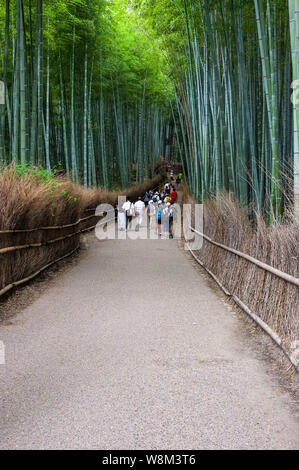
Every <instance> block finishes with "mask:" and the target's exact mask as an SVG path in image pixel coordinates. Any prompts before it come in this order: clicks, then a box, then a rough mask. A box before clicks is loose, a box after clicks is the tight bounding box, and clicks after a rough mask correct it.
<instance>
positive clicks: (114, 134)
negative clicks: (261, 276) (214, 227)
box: [0, 0, 299, 222]
mask: <svg viewBox="0 0 299 470" xmlns="http://www.w3.org/2000/svg"><path fill="white" fill-rule="evenodd" d="M0 24H1V29H0V47H1V50H0V53H1V57H2V70H1V71H0V78H1V77H2V81H3V82H4V83H5V104H4V105H1V118H0V160H1V162H2V164H3V163H9V162H10V161H16V162H19V163H22V164H39V165H43V166H45V167H46V168H47V169H48V170H50V169H51V168H53V166H55V165H57V164H58V163H60V164H61V165H62V166H63V168H64V169H65V171H66V172H68V173H69V174H71V175H72V178H73V179H74V180H75V181H80V182H82V183H83V184H84V185H85V186H95V185H102V186H104V187H106V188H110V187H112V186H114V185H119V186H122V187H124V186H127V185H128V184H130V182H132V179H134V180H137V181H142V180H143V179H144V178H147V177H149V176H151V174H152V172H153V167H154V161H155V160H156V158H158V157H160V156H163V157H164V158H166V159H169V160H178V159H180V160H181V161H182V164H183V168H184V174H185V176H186V179H187V182H188V184H189V187H190V189H191V191H192V193H193V194H194V196H195V197H196V198H197V199H198V200H199V201H202V200H204V199H205V198H207V197H209V196H211V195H217V194H219V193H221V192H223V191H226V192H229V193H230V194H231V195H232V196H233V197H236V198H238V199H239V200H240V201H241V202H242V204H243V205H244V206H246V207H249V208H250V210H252V212H253V211H260V212H262V213H263V214H264V215H265V218H266V219H267V221H268V222H271V221H274V220H279V219H280V218H281V217H282V215H283V213H284V210H285V208H286V207H287V208H290V207H293V206H294V203H295V206H296V205H297V212H298V211H299V208H298V207H299V206H298V204H299V202H298V197H299V196H298V195H299V176H298V169H299V140H298V139H299V104H298V99H297V95H298V90H297V88H298V87H299V82H298V79H299V68H298V67H299V65H298V64H299V39H298V38H299V0H288V1H285V0H276V1H272V0H221V1H220V0H72V1H71V2H70V1H66V0H57V1H56V2H51V1H50V0H10V1H9V0H7V1H6V2H5V5H4V4H1V6H0Z"/></svg>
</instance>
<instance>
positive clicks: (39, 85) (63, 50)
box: [0, 0, 173, 188]
mask: <svg viewBox="0 0 299 470" xmlns="http://www.w3.org/2000/svg"><path fill="white" fill-rule="evenodd" d="M112 7H113V8H112ZM125 7H126V2H124V1H122V0H115V1H114V2H113V4H112V2H108V1H106V0H105V1H100V0H75V1H72V2H68V1H62V0H61V1H57V2H51V1H50V0H49V1H47V0H36V1H35V0H31V1H26V0H17V1H13V0H7V1H6V4H5V7H4V6H1V7H0V13H1V18H0V20H1V25H2V24H3V26H4V27H3V28H1V34H2V36H1V53H2V59H3V60H2V65H3V70H2V71H1V75H2V77H3V79H2V80H3V82H4V84H5V105H1V121H0V162H1V163H2V164H7V163H9V162H11V161H14V162H16V163H19V164H22V165H27V164H29V165H42V166H44V167H46V168H47V169H48V170H49V171H50V170H51V169H52V168H53V167H54V166H57V165H58V164H59V165H61V166H62V167H63V168H64V169H65V171H66V172H67V173H69V174H70V175H71V176H72V178H73V180H74V181H80V182H82V183H83V184H84V185H85V186H96V185H102V186H103V187H105V188H111V187H112V186H113V185H120V186H122V187H125V186H128V184H130V183H131V181H132V176H133V179H136V180H137V181H142V180H143V179H144V178H147V177H150V176H152V173H153V167H154V162H155V160H156V159H157V158H158V157H160V156H161V155H165V154H170V153H171V152H172V150H171V148H170V146H169V145H168V144H167V142H171V138H170V134H171V133H173V126H172V125H171V122H170V121H169V117H170V114H169V110H167V106H166V103H167V98H166V94H165V92H164V88H165V79H164V77H162V73H161V66H160V63H159V62H160V58H159V53H158V52H157V51H156V50H155V47H154V46H153V45H152V44H151V42H150V40H149V39H147V38H146V37H145V36H144V35H143V34H140V33H138V31H135V29H134V26H135V23H134V12H133V11H132V12H127V11H126V8H125Z"/></svg>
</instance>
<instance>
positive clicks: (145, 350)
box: [0, 236, 299, 449]
mask: <svg viewBox="0 0 299 470" xmlns="http://www.w3.org/2000/svg"><path fill="white" fill-rule="evenodd" d="M89 243H90V246H89V249H88V250H87V251H86V252H84V254H83V255H82V256H81V259H80V262H79V263H76V264H74V266H73V267H72V268H71V269H69V270H68V271H67V272H66V273H65V274H63V275H62V276H60V277H59V278H58V280H57V282H56V283H55V285H54V286H53V287H52V288H51V289H49V290H48V291H47V292H45V293H44V294H43V295H42V296H41V297H40V298H39V299H37V300H36V301H34V303H33V304H32V305H31V306H30V307H28V308H26V309H25V310H24V311H23V312H22V313H21V314H19V315H17V316H16V317H15V318H14V319H13V320H12V322H11V324H7V325H2V326H0V340H2V341H3V342H4V343H5V345H6V365H0V381H1V383H0V405H1V408H0V429H1V432H0V448H1V449H15V448H22V449H30V448H33V449H45V448H50V449H69V448H76V449H87V448H88V449H96V448H99V449H273V448H275V449H280V448H288V449H294V448H296V447H298V443H299V425H298V422H297V421H296V420H295V417H294V416H293V415H292V406H294V404H292V398H291V396H290V395H289V394H288V393H287V392H284V391H283V390H282V389H281V388H280V387H279V386H278V382H277V381H276V380H273V377H272V376H271V375H269V374H267V371H266V365H265V363H264V362H263V360H262V359H258V358H257V355H256V354H254V352H253V344H254V343H252V344H251V340H250V338H249V339H248V341H247V340H245V341H244V332H243V331H242V329H243V328H244V326H243V324H242V322H241V321H240V319H238V316H236V315H234V314H233V312H231V311H230V308H229V307H228V306H227V305H226V304H225V303H224V302H222V301H221V298H220V296H219V295H218V294H216V293H215V292H213V290H212V289H211V288H210V287H209V285H208V283H207V281H206V280H205V279H204V277H203V276H202V274H201V273H200V272H199V270H197V269H195V268H194V266H193V265H192V263H191V262H190V261H189V259H188V258H187V257H186V255H185V254H184V253H183V252H182V251H181V250H180V249H179V248H178V245H177V242H176V241H173V240H157V241H155V240H152V241H145V240H138V241H130V240H128V241H105V242H100V241H98V240H96V239H95V237H94V236H91V237H89Z"/></svg>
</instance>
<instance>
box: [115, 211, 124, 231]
mask: <svg viewBox="0 0 299 470" xmlns="http://www.w3.org/2000/svg"><path fill="white" fill-rule="evenodd" d="M116 209H117V225H118V230H120V231H123V230H126V211H125V210H124V209H123V208H122V207H119V206H117V207H116Z"/></svg>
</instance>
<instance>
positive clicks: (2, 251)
mask: <svg viewBox="0 0 299 470" xmlns="http://www.w3.org/2000/svg"><path fill="white" fill-rule="evenodd" d="M109 212H112V211H109ZM113 212H114V211H113ZM95 217H97V218H99V217H100V216H97V215H92V216H89V217H85V218H83V219H79V221H77V222H76V223H74V224H68V225H63V226H57V227H55V228H54V229H63V228H69V227H72V226H76V225H78V223H80V222H83V221H85V220H88V219H91V218H95ZM113 219H114V217H113V216H112V217H110V218H109V219H108V220H105V221H103V222H102V224H101V222H100V221H99V222H97V223H96V224H93V225H91V226H88V227H85V228H84V229H81V230H77V231H76V232H74V233H71V234H68V235H65V236H63V237H59V238H56V239H54V240H48V241H45V242H43V243H33V244H27V245H22V246H17V247H7V248H3V249H0V254H5V253H9V252H13V251H18V250H25V249H29V248H41V247H43V246H47V245H49V244H53V243H56V242H59V241H63V240H66V239H68V238H71V237H74V236H76V235H80V234H81V233H84V232H87V231H90V230H93V229H94V228H95V227H96V226H98V225H104V224H106V223H109V222H110V221H112V220H113ZM48 228H49V227H45V228H44V227H43V228H41V229H42V230H43V229H48ZM51 228H52V229H53V227H51ZM41 229H36V230H41ZM31 231H32V230H27V231H26V230H24V231H21V232H20V231H17V232H16V233H26V232H28V233H30V232H31ZM0 233H3V232H0ZM5 233H7V232H5ZM8 233H15V231H11V232H8ZM79 246H80V243H78V245H77V246H76V247H75V248H74V249H73V250H71V251H70V252H68V253H66V254H65V255H63V256H60V257H59V258H57V259H55V260H54V261H51V262H50V263H47V264H46V265H44V266H42V267H41V268H39V269H38V270H37V271H35V272H34V273H32V274H30V275H29V276H26V277H25V278H23V279H20V280H18V281H14V282H11V283H10V284H8V285H7V286H5V287H4V288H3V289H1V290H0V297H2V296H3V295H5V294H6V293H7V292H9V291H10V290H12V289H13V288H14V287H17V286H19V285H22V284H25V283H27V282H29V281H30V280H31V279H34V278H35V277H37V276H38V275H39V274H40V273H41V272H43V271H45V270H46V269H47V268H49V267H51V266H52V265H54V264H55V263H58V262H59V261H62V260H63V259H65V258H67V257H69V256H71V255H72V254H74V253H75V252H76V251H77V250H78V249H79Z"/></svg>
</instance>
